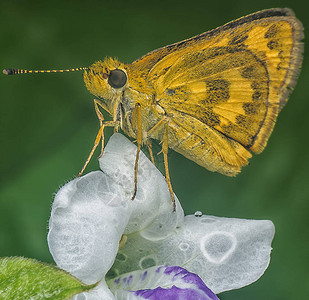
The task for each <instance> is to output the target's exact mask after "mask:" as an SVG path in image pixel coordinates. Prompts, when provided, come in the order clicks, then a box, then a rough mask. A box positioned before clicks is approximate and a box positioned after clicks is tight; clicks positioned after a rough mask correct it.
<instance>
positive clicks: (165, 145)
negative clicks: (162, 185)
mask: <svg viewBox="0 0 309 300" xmlns="http://www.w3.org/2000/svg"><path fill="white" fill-rule="evenodd" d="M162 153H163V160H164V168H165V178H166V182H167V185H168V189H169V191H170V195H171V198H172V204H173V211H176V204H175V197H174V192H173V187H172V183H171V178H170V173H169V170H168V160H167V153H168V124H167V123H165V125H164V134H163V140H162Z"/></svg>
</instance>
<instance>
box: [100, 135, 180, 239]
mask: <svg viewBox="0 0 309 300" xmlns="http://www.w3.org/2000/svg"><path fill="white" fill-rule="evenodd" d="M136 150H137V147H136V146H135V145H134V144H133V143H131V142H130V141H129V140H128V139H127V138H126V137H124V136H123V135H121V134H120V133H116V134H114V135H113V136H112V137H111V138H110V139H109V142H108V144H107V145H106V147H105V149H104V152H103V156H102V158H101V159H100V160H99V161H100V168H101V169H102V171H103V172H104V173H105V174H107V175H109V176H110V177H111V178H112V179H113V180H114V181H115V182H117V183H118V184H119V185H120V186H121V187H122V188H123V190H124V193H125V194H126V195H128V197H129V198H130V199H131V197H132V195H133V190H134V164H135V157H136ZM137 187H138V189H137V194H136V197H135V198H134V200H133V201H131V205H132V207H133V209H132V215H131V217H130V220H129V224H128V225H127V227H126V229H125V232H124V233H125V234H129V233H133V232H136V231H139V230H142V229H144V228H146V227H148V229H147V230H146V231H145V232H144V234H148V235H151V236H152V237H153V238H156V239H160V238H165V237H166V236H167V235H168V234H169V232H170V231H172V230H173V229H174V228H176V226H178V225H180V224H182V222H183V216H184V214H183V209H182V207H181V205H180V204H179V201H178V199H177V197H176V196H175V199H176V213H171V211H172V202H171V196H170V193H169V190H168V187H167V183H166V181H165V178H164V177H163V176H162V174H161V173H160V171H159V170H158V169H157V168H156V167H155V166H154V165H153V164H152V163H151V161H150V160H149V159H148V158H147V157H146V156H145V154H144V153H142V152H140V156H139V160H138V174H137Z"/></svg>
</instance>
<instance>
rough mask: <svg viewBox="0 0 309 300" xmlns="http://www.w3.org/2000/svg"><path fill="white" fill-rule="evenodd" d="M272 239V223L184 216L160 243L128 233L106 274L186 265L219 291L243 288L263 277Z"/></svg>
mask: <svg viewBox="0 0 309 300" xmlns="http://www.w3.org/2000/svg"><path fill="white" fill-rule="evenodd" d="M273 236H274V226H273V223H272V222H271V221H264V220H261V221H257V220H241V219H230V218H219V217H213V216H201V217H195V216H186V217H185V223H184V225H183V226H181V227H179V228H177V229H175V230H174V232H173V234H171V235H169V237H168V238H166V239H164V240H159V241H158V240H156V239H151V237H150V236H145V235H143V232H140V233H134V234H132V235H128V240H127V242H126V244H125V246H124V247H123V248H122V249H121V250H120V251H119V252H118V254H117V256H116V260H115V263H114V265H113V267H112V270H111V273H114V274H123V273H128V272H131V271H133V270H138V269H146V268H149V267H151V266H155V265H161V264H168V265H176V266H185V267H186V269H187V270H188V271H190V272H193V273H196V274H197V275H199V276H200V277H201V278H202V280H203V281H204V282H205V283H206V285H207V286H208V287H209V288H210V289H211V290H212V291H214V292H215V293H220V292H223V291H227V290H231V289H237V288H240V287H243V286H245V285H248V284H250V283H252V282H254V281H256V280H257V279H258V278H259V277H260V276H261V275H262V274H263V273H264V271H265V270H266V268H267V267H268V264H269V260H270V252H271V241H272V239H273Z"/></svg>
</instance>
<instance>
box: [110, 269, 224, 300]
mask: <svg viewBox="0 0 309 300" xmlns="http://www.w3.org/2000/svg"><path fill="white" fill-rule="evenodd" d="M108 285H109V287H110V288H111V290H112V291H113V293H114V295H115V296H116V298H117V299H118V297H119V299H149V300H156V299H171V300H172V299H173V300H174V299H175V300H190V299H194V300H219V298H218V297H217V296H216V295H215V294H214V293H213V292H212V291H211V290H210V289H209V288H208V287H207V286H206V285H205V283H204V282H203V281H202V280H201V278H200V277H199V276H198V275H196V274H194V273H191V272H189V271H187V270H186V269H184V268H181V267H170V266H159V267H157V266H155V267H151V268H148V269H147V270H139V271H135V272H132V273H128V274H126V275H123V276H120V277H118V278H116V279H114V280H112V281H111V282H109V284H108Z"/></svg>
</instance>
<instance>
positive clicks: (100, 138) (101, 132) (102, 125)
mask: <svg viewBox="0 0 309 300" xmlns="http://www.w3.org/2000/svg"><path fill="white" fill-rule="evenodd" d="M99 106H101V107H102V108H103V109H105V107H104V105H103V104H102V103H101V102H100V100H98V99H94V108H95V111H96V114H97V116H98V119H99V123H100V129H99V131H98V134H97V136H96V138H95V141H94V145H93V147H92V149H91V151H90V154H89V156H88V158H87V160H86V162H85V163H84V165H83V167H82V169H81V171H80V172H79V173H78V175H77V176H78V177H79V176H81V175H82V174H83V172H84V171H85V169H86V167H87V165H88V163H89V162H90V159H91V157H92V156H93V153H94V151H95V150H96V148H97V147H98V145H99V143H100V141H102V144H101V153H100V155H99V158H100V157H101V156H102V154H103V150H104V128H105V127H106V126H111V127H117V128H118V127H119V122H115V121H104V117H103V114H102V113H101V111H100V110H99Z"/></svg>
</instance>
